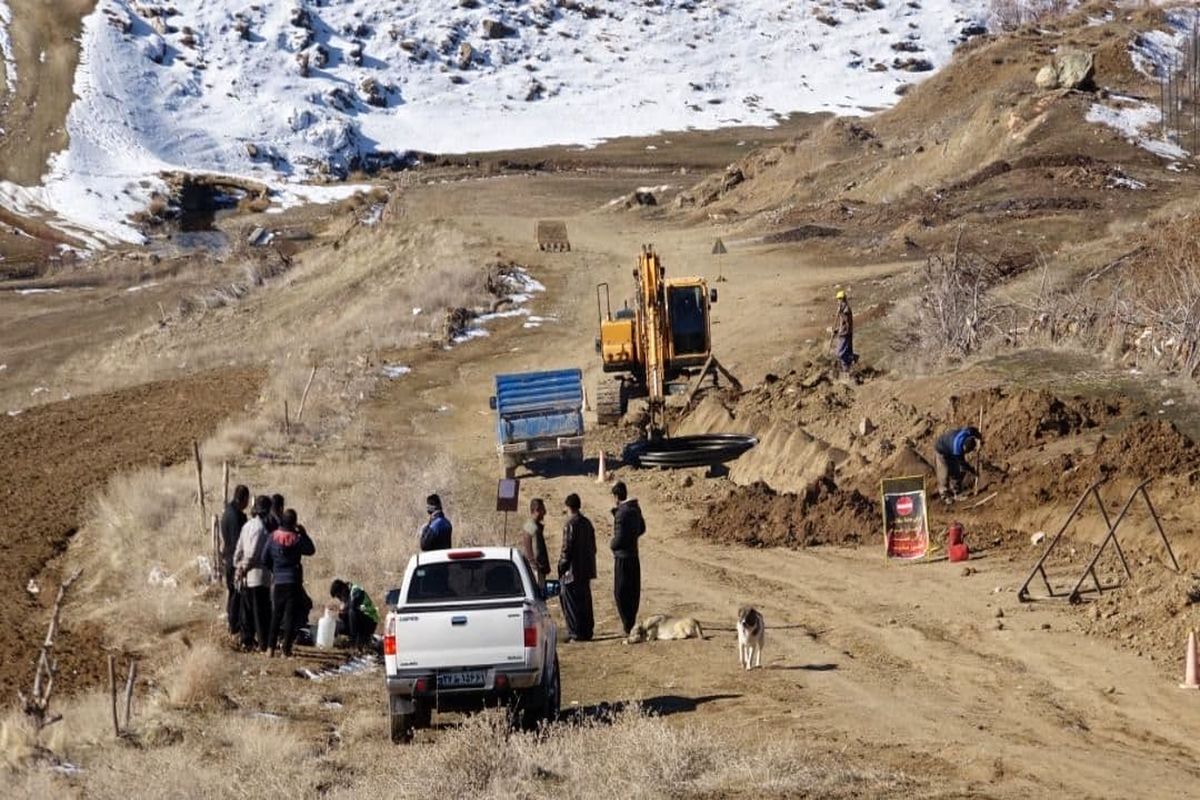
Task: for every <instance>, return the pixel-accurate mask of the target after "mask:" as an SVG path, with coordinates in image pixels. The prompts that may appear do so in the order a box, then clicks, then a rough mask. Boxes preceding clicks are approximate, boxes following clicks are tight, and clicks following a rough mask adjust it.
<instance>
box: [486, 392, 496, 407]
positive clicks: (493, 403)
mask: <svg viewBox="0 0 1200 800" xmlns="http://www.w3.org/2000/svg"><path fill="white" fill-rule="evenodd" d="M488 408H490V409H491V410H492V411H495V410H496V395H492V396H491V397H489V398H488Z"/></svg>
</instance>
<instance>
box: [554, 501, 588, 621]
mask: <svg viewBox="0 0 1200 800" xmlns="http://www.w3.org/2000/svg"><path fill="white" fill-rule="evenodd" d="M565 505H566V507H567V515H568V516H567V522H566V524H565V525H564V526H563V540H562V552H561V553H560V554H559V556H558V577H559V580H561V581H562V587H563V588H562V608H563V616H564V617H565V618H566V620H567V641H568V642H573V641H575V640H577V639H578V640H579V641H581V642H586V641H588V640H590V639H591V638H592V634H593V632H594V629H595V625H596V623H595V618H594V617H593V616H592V581H593V580H595V578H596V529H595V528H593V527H592V522H591V520H589V519H588V518H587V517H585V516H584V515H583V514H582V512H580V508H581V506H582V504H581V503H580V501H579V495H577V494H573V493H572V494H569V495H567V499H566V502H565Z"/></svg>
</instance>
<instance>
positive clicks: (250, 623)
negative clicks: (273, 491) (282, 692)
mask: <svg viewBox="0 0 1200 800" xmlns="http://www.w3.org/2000/svg"><path fill="white" fill-rule="evenodd" d="M270 514H271V498H269V497H267V496H266V495H260V496H259V497H257V498H255V500H254V516H253V517H252V518H251V519H250V520H249V521H248V522H247V523H246V524H245V525H243V526H242V532H241V535H240V536H238V543H237V548H236V549H235V550H234V551H233V565H234V570H235V573H236V576H237V580H238V583H239V585H240V589H241V596H242V647H243V648H244V649H246V650H253V649H255V648H256V647H257V649H259V650H263V651H265V650H266V649H267V645H268V636H269V635H270V625H271V573H270V572H269V571H268V570H265V569H263V553H264V551H265V550H266V546H267V541H268V540H269V539H270V534H268V533H267V517H268V516H270Z"/></svg>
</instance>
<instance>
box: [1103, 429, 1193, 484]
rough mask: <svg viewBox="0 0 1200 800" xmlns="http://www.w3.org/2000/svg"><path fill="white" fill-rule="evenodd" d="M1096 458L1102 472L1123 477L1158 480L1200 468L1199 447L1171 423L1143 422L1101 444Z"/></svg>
mask: <svg viewBox="0 0 1200 800" xmlns="http://www.w3.org/2000/svg"><path fill="white" fill-rule="evenodd" d="M1095 458H1096V460H1097V461H1098V462H1100V464H1101V465H1102V468H1103V469H1106V470H1112V471H1115V472H1118V473H1119V474H1121V475H1122V476H1123V477H1128V478H1157V477H1160V476H1163V475H1182V474H1183V473H1185V472H1190V471H1192V470H1194V469H1196V468H1197V467H1200V447H1197V446H1196V443H1195V442H1193V441H1192V440H1191V439H1190V438H1188V436H1187V435H1186V434H1184V433H1182V432H1181V431H1180V430H1179V429H1178V428H1176V427H1175V424H1174V423H1172V422H1167V421H1165V420H1158V419H1142V420H1138V421H1137V422H1135V423H1133V424H1132V425H1130V426H1129V427H1128V428H1126V429H1125V430H1124V431H1122V432H1121V434H1120V435H1119V436H1117V437H1115V438H1112V439H1105V440H1103V441H1101V442H1100V445H1099V446H1098V447H1097V448H1096V455H1095Z"/></svg>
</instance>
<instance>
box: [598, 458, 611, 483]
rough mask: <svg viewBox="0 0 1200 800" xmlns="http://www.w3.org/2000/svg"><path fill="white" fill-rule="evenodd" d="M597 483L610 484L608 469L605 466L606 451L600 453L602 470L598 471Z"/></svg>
mask: <svg viewBox="0 0 1200 800" xmlns="http://www.w3.org/2000/svg"><path fill="white" fill-rule="evenodd" d="M596 483H608V469H607V468H606V467H605V466H604V451H603V450H601V451H600V468H599V469H598V470H596Z"/></svg>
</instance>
